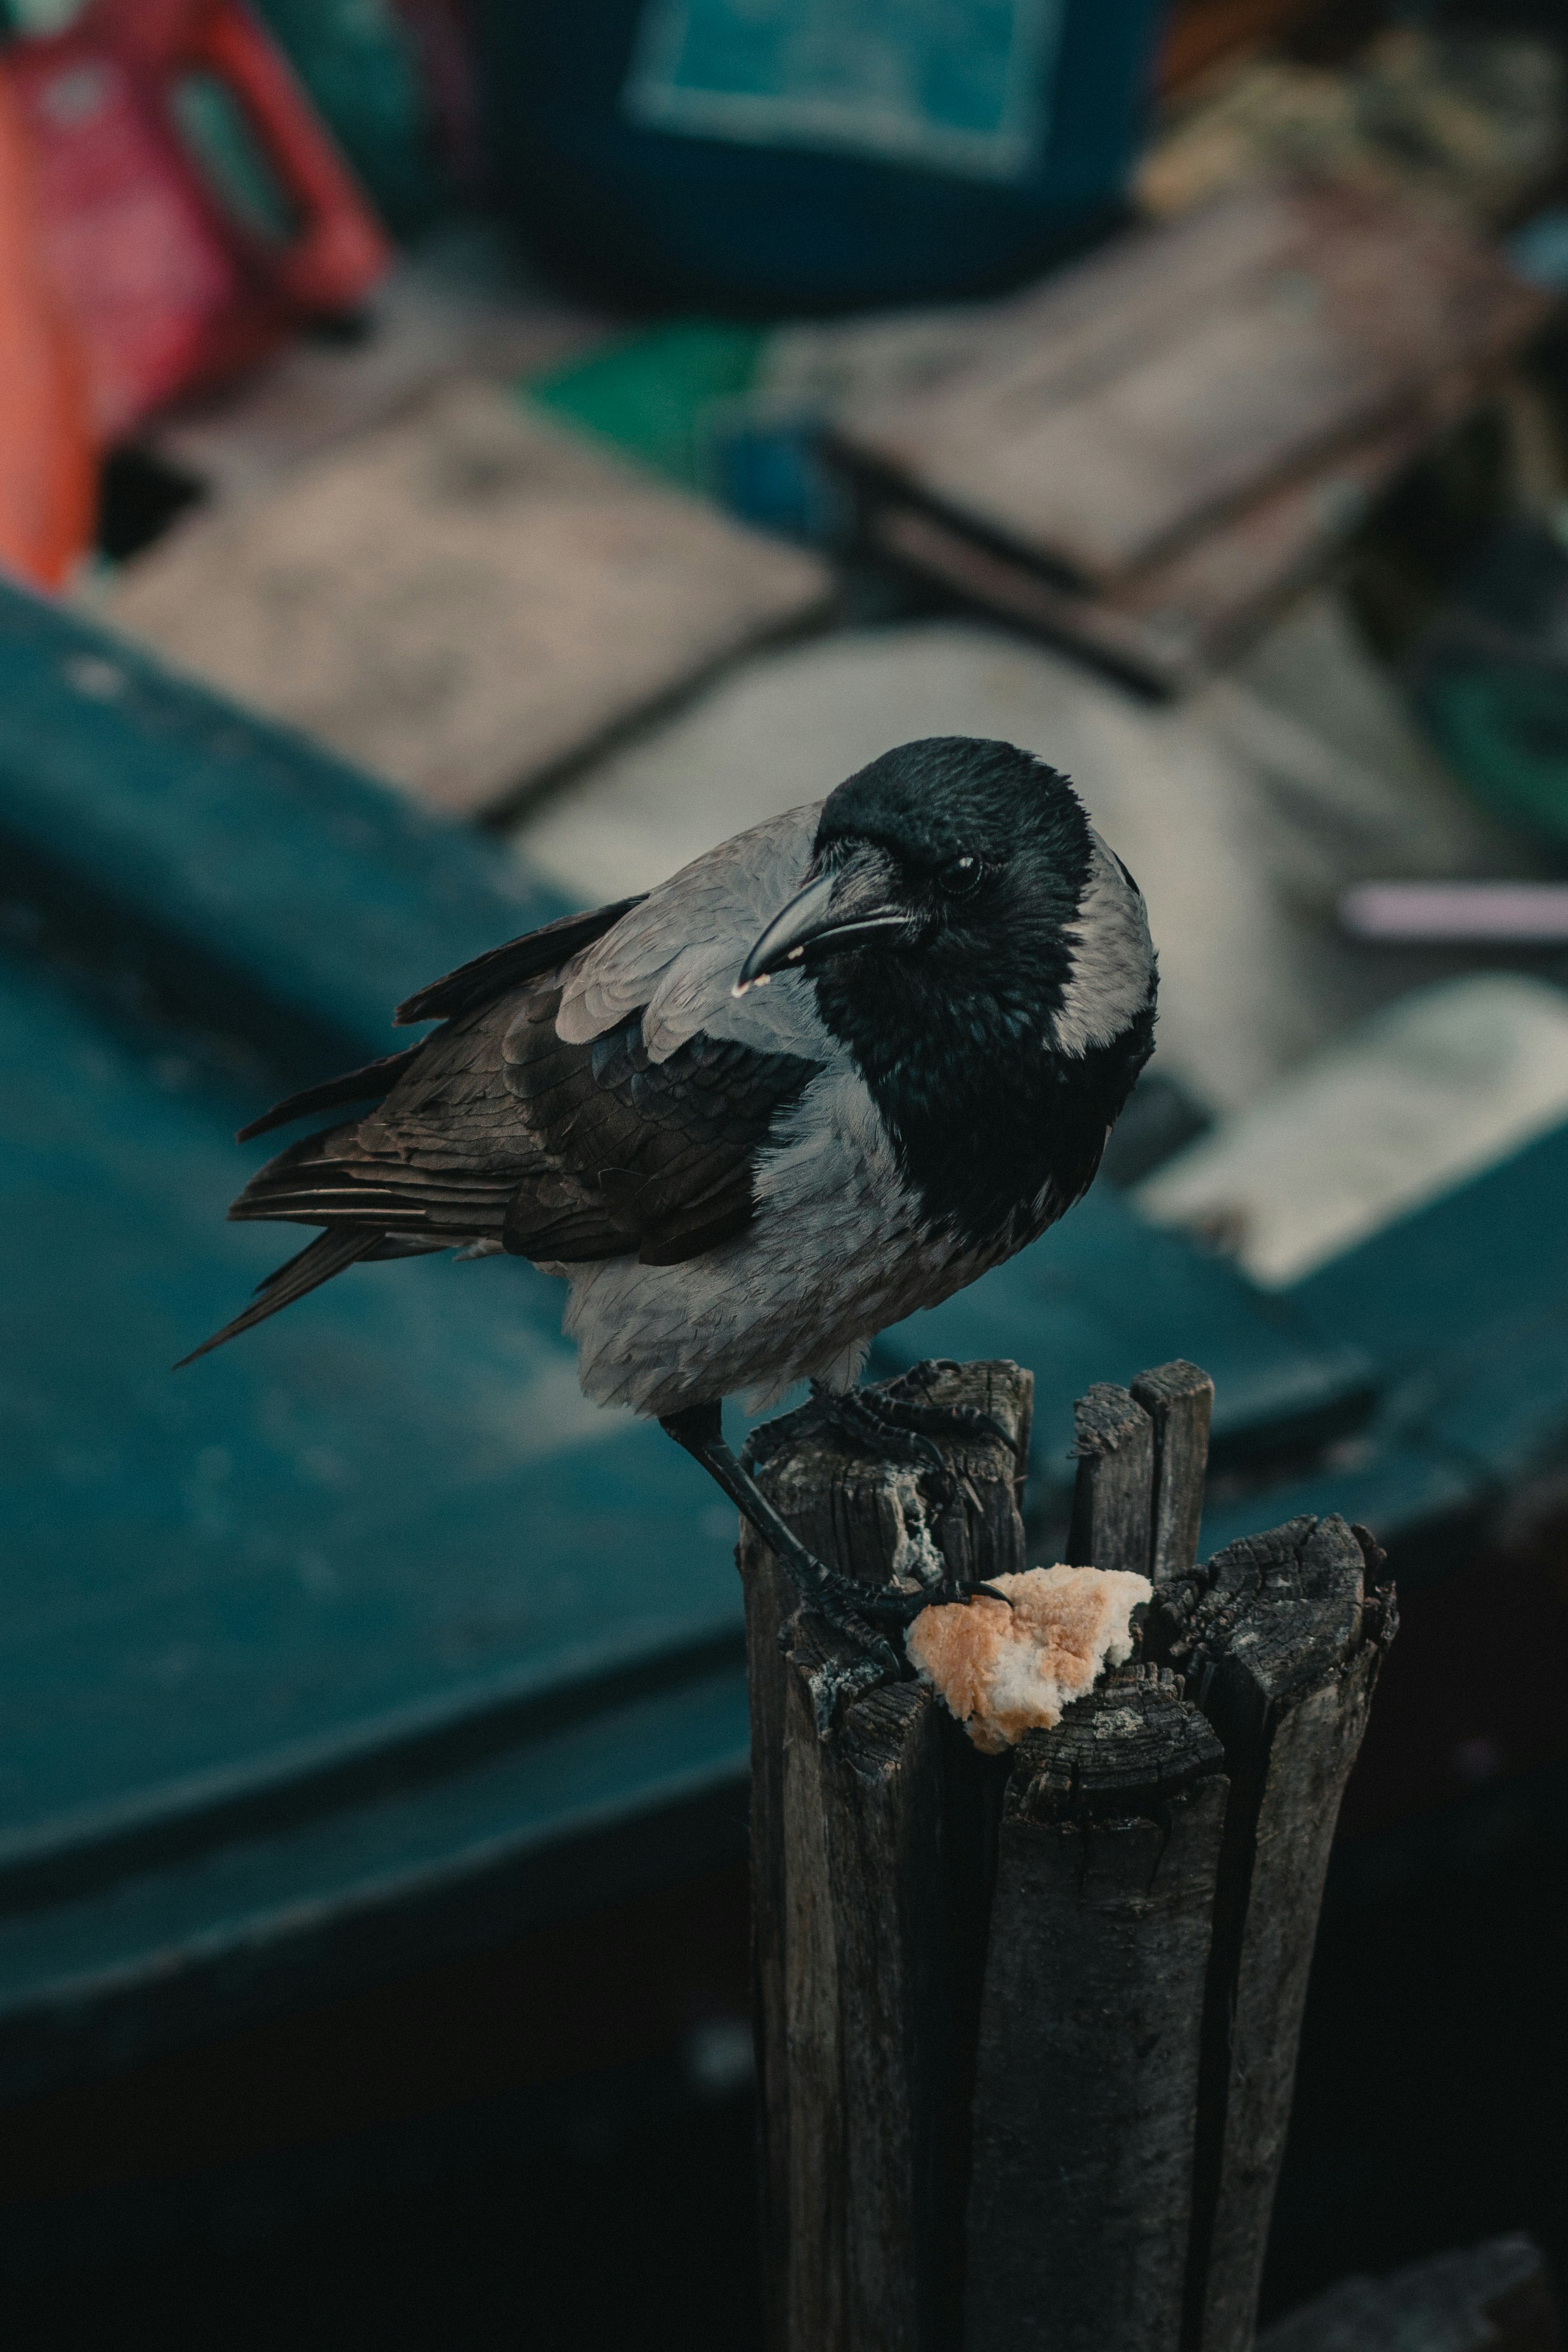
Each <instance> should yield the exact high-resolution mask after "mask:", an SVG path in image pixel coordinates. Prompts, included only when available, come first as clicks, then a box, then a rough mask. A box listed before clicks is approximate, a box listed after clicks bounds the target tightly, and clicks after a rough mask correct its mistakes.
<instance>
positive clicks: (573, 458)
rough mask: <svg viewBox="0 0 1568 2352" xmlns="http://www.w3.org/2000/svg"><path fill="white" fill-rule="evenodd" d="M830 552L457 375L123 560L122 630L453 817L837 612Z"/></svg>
mask: <svg viewBox="0 0 1568 2352" xmlns="http://www.w3.org/2000/svg"><path fill="white" fill-rule="evenodd" d="M830 579H831V575H830V573H829V572H828V571H827V568H826V565H825V564H823V563H822V562H820V561H819V559H818V558H817V557H816V556H814V555H811V554H808V553H806V552H805V551H803V550H801V549H797V548H792V547H787V546H785V545H784V544H783V543H782V542H781V541H773V540H770V539H766V538H764V537H763V535H762V534H761V533H758V532H753V531H750V530H745V529H743V528H742V527H741V526H740V525H738V524H735V523H732V522H731V521H729V520H727V519H726V518H725V517H724V516H723V515H722V514H721V513H720V512H719V510H718V509H716V508H711V507H709V506H707V505H705V504H704V503H702V502H701V501H700V500H698V499H689V498H687V497H685V496H683V495H682V494H681V493H679V492H678V491H676V490H673V489H669V488H666V487H664V486H663V485H662V484H659V483H657V482H655V481H653V480H651V479H650V478H647V476H646V475H643V474H642V473H640V472H638V471H637V470H636V469H635V468H634V467H630V466H628V465H626V464H625V463H623V462H622V461H620V460H618V459H616V457H613V456H611V455H610V454H608V453H607V452H605V451H604V450H602V449H601V448H599V447H598V446H595V445H593V444H590V443H589V442H587V441H586V440H584V439H582V438H580V437H578V436H575V435H574V434H571V433H569V432H566V431H564V430H563V429H562V428H561V427H560V426H558V425H553V424H552V423H551V422H550V421H549V420H548V419H546V418H545V417H543V416H542V415H539V414H537V413H531V412H529V411H528V410H527V409H526V408H525V407H524V406H523V405H522V404H521V402H519V401H517V400H514V399H510V398H509V397H508V396H506V395H505V394H501V393H500V392H498V391H496V390H494V389H493V388H491V387H489V386H488V385H486V384H483V383H478V382H465V383H458V384H454V385H449V386H447V387H446V388H445V389H443V390H442V391H441V392H440V393H439V394H437V395H436V396H434V397H433V398H432V399H430V400H429V401H428V402H426V404H424V405H423V406H421V407H420V408H419V409H417V410H416V412H414V413H412V414H410V415H405V416H402V417H399V418H398V419H396V420H395V421H394V422H392V423H390V424H387V425H383V426H381V427H380V428H379V429H378V430H376V431H375V432H374V433H368V434H366V435H364V436H363V437H361V438H360V439H358V440H356V441H355V442H353V444H352V445H351V446H345V447H342V448H340V449H337V450H335V451H332V452H331V453H330V454H329V455H327V456H325V457H321V458H320V459H319V460H318V461H317V462H316V463H314V464H313V465H310V466H308V467H303V468H301V469H300V472H299V473H297V474H296V475H294V476H293V477H291V478H290V479H289V481H288V482H287V483H285V484H283V485H281V486H280V487H278V488H268V489H266V490H262V491H258V492H257V493H256V494H255V495H254V496H253V497H251V498H248V499H239V500H237V501H236V502H235V503H233V504H232V505H229V506H226V507H223V508H219V509H215V510H214V511H212V512H210V513H207V514H198V515H196V516H195V518H194V519H193V520H191V521H190V522H189V524H188V525H187V526H186V527H185V528H184V529H183V530H176V531H174V532H173V533H172V534H171V535H170V536H169V537H168V538H167V539H165V540H163V541H160V542H159V544H158V545H157V546H155V547H153V549H151V550H150V551H148V552H147V554H145V555H144V556H143V557H142V559H141V560H140V561H139V562H137V563H135V564H134V565H132V566H130V567H128V568H127V570H126V572H125V573H124V574H123V576H122V578H121V581H120V582H119V583H117V585H116V587H115V589H114V592H113V593H112V594H111V596H110V599H109V604H108V609H109V614H110V618H111V619H112V620H113V621H114V622H115V624H116V625H119V626H121V627H122V628H124V629H126V630H128V631H129V632H131V633H132V635H136V636H140V637H142V639H144V640H146V641H147V642H148V643H150V644H152V645H153V646H156V647H158V648H159V650H160V651H162V652H163V653H164V654H165V655H167V656H170V657H171V658H172V659H174V661H176V662H178V663H179V664H181V665H182V666H183V667H185V668H187V669H190V670H193V671H195V673H196V674H197V675H198V676H199V677H204V678H205V679H207V680H209V681H210V682H212V683H214V684H216V685H217V686H220V687H222V688H226V690H227V691H229V692H230V693H232V694H235V695H237V697H239V698H240V699H241V700H243V701H245V702H247V703H249V704H251V705H252V706H253V707H254V708H256V709H258V710H263V711H266V712H268V713H269V714H270V715H271V716H273V717H275V718H279V719H287V720H289V722H290V723H291V724H293V725H295V726H298V727H301V728H303V729H304V730H306V731H307V732H308V733H310V734H312V735H314V736H316V737H318V738H320V739H321V740H322V741H324V742H327V743H330V744H331V745H333V746H334V747H335V748H336V749H337V750H339V751H342V752H345V753H346V754H347V755H348V756H349V757H350V758H351V759H353V760H356V761H361V762H363V764H364V765H365V766H367V767H369V768H372V769H374V771H376V772H378V773H379V774H381V775H384V776H386V777H389V778H390V779H391V780H392V781H393V782H395V783H399V784H402V785H404V786H405V788H406V789H408V790H409V791H411V792H413V793H416V794H417V795H418V796H419V797H420V798H422V799H424V800H426V801H427V802H429V803H434V804H435V805H437V806H438V807H441V808H444V809H447V810H451V811H454V812H458V813H461V814H470V813H472V812H474V811H476V810H480V809H485V808H489V807H490V806H492V805H494V804H496V803H500V802H502V801H505V800H506V799H508V798H509V797H510V796H512V795H514V794H515V793H517V792H518V791H520V790H521V789H522V788H524V787H526V786H527V785H529V784H530V783H532V782H538V781H539V779H540V778H541V777H542V776H543V775H545V774H546V773H548V772H550V771H551V770H552V769H554V768H556V767H558V766H560V765H561V764H562V763H563V761H568V760H570V759H572V758H573V757H574V756H576V755H577V754H579V753H582V752H583V751H585V750H586V749H587V748H588V747H589V746H590V745H592V744H593V743H595V742H596V741H597V740H600V739H601V738H603V737H605V736H606V735H608V734H609V733H610V732H612V731H613V730H615V729H616V728H617V727H619V726H621V725H623V724H625V723H626V721H628V720H629V719H632V718H633V717H634V716H636V715H637V713H639V712H641V711H643V710H646V709H649V708H650V707H651V706H653V705H654V704H656V703H658V701H660V700H661V699H663V698H665V697H666V696H668V695H669V694H671V693H672V692H674V691H675V689H676V688H679V687H681V686H684V685H686V684H688V683H689V681H691V680H692V679H693V678H695V677H699V676H700V675H701V674H702V673H703V672H704V671H706V670H707V669H710V667H713V666H714V665H715V664H717V663H719V662H721V661H722V660H723V659H724V658H725V657H727V656H730V655H731V654H733V653H735V652H737V651H739V650H740V649H741V648H742V647H743V646H747V645H749V644H751V643H752V642H754V641H755V640H756V639H758V638H760V637H763V636H765V635H769V634H771V633H773V632H774V631H777V630H780V629H783V628H784V627H786V626H789V625H792V624H795V623H797V622H800V621H802V620H804V619H805V617H806V616H807V615H808V614H811V613H812V612H813V611H815V610H816V608H818V607H819V606H820V605H821V604H823V603H824V601H825V599H826V595H827V593H828V590H829V586H830Z"/></svg>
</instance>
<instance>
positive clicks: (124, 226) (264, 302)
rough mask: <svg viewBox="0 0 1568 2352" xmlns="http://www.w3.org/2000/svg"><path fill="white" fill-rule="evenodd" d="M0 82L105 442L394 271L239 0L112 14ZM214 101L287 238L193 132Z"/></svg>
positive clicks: (89, 16)
mask: <svg viewBox="0 0 1568 2352" xmlns="http://www.w3.org/2000/svg"><path fill="white" fill-rule="evenodd" d="M4 71H5V75H6V76H7V78H8V79H9V81H10V84H11V88H12V89H13V91H14V92H15V95H16V100H17V102H18V104H19V106H20V107H21V109H22V110H23V112H24V114H25V116H26V122H27V127H28V130H29V132H30V134H31V137H32V142H33V147H34V155H35V170H36V177H37V190H38V207H39V215H40V229H39V239H40V253H41V256H42V260H43V264H44V268H45V269H46V271H47V274H48V277H49V278H50V280H51V282H52V284H53V285H54V287H55V289H56V291H57V293H58V298H59V300H60V303H61V305H62V307H63V309H64V310H65V311H66V312H67V314H68V317H69V318H70V320H71V321H72V323H73V324H74V326H75V328H76V330H77V333H78V337H79V342H80V345H81V349H82V352H83V358H84V363H85V366H86V370H87V377H88V387H89V403H90V407H91V413H92V416H93V420H94V425H95V428H96V430H97V432H98V434H99V436H100V438H101V439H102V440H104V441H112V440H114V439H117V438H118V437H119V436H121V435H123V434H124V433H126V432H127V431H128V430H129V429H130V428H131V427H132V425H135V424H136V423H137V422H138V421H139V419H140V418H142V416H144V415H147V414H148V412H149V411H150V410H152V409H154V408H157V407H159V406H161V405H162V404H163V403H164V402H165V401H168V400H170V399H172V398H173V397H174V395H175V394H178V393H182V392H186V391H189V390H191V389H193V388H194V387H195V386H198V385H201V384H204V383H212V382H214V381H216V380H217V379H219V378H221V377H224V376H226V375H229V374H232V373H235V372H236V371H237V370H238V369H241V368H244V367H246V366H248V365H249V364H250V363H251V362H253V361H255V360H256V359H258V358H259V357H260V356H261V355H262V354H263V353H264V352H266V351H268V349H269V348H270V347H271V346H272V345H273V344H275V343H276V342H277V341H279V339H280V338H281V337H282V336H284V335H285V334H287V333H288V331H289V329H290V327H292V326H294V325H296V324H297V323H298V322H299V320H300V319H301V317H304V316H308V315H310V313H313V312H314V313H330V312H332V311H342V310H349V309H352V308H353V305H354V304H355V303H357V302H358V301H360V300H361V299H363V296H364V294H365V292H366V291H367V290H368V289H369V288H370V287H371V286H372V285H373V284H374V282H375V280H376V278H379V277H380V275H381V274H382V272H383V270H384V268H385V267H386V264H387V261H388V259H389V257H390V256H389V248H388V247H387V244H386V240H385V238H384V236H383V233H382V231H381V228H380V226H379V225H378V224H377V222H376V220H375V217H374V215H373V214H372V212H371V210H370V208H369V206H368V205H367V204H366V202H365V199H364V198H363V195H362V194H360V192H359V189H358V187H357V186H356V184H355V183H354V182H353V179H352V177H351V176H350V174H349V172H348V169H347V167H346V165H345V164H344V163H342V161H341V160H340V158H339V156H338V153H337V151H336V150H335V148H334V147H333V146H332V144H331V140H330V139H329V137H328V135H327V133H326V132H325V131H324V130H323V129H322V128H321V124H320V122H319V121H318V120H317V118H316V116H315V115H314V114H313V113H312V111H311V110H310V103H309V100H307V99H306V98H305V96H304V95H303V93H302V91H301V90H300V86H299V84H298V82H297V81H296V80H295V79H294V77H293V74H292V73H291V72H290V70H289V67H288V66H287V64H286V63H285V62H284V60H283V58H281V57H280V56H279V52H278V50H277V49H276V48H275V47H273V45H272V43H271V41H270V40H269V39H268V37H267V35H266V34H265V33H264V32H263V31H262V30H261V28H260V26H258V24H257V23H256V21H255V19H254V18H253V17H252V16H250V15H249V14H248V13H247V10H246V9H245V8H244V7H243V6H241V5H239V0H96V5H93V6H91V7H89V9H88V10H87V11H86V13H85V14H84V15H83V16H80V17H79V18H78V19H77V21H76V22H75V23H74V24H73V25H72V26H69V27H68V30H66V31H65V32H62V33H58V34H55V35H52V36H50V37H47V38H45V39H39V40H30V41H28V40H24V41H18V42H16V44H15V45H14V46H13V47H10V48H8V49H7V50H6V51H5V58H4ZM215 85H216V89H217V90H218V93H219V94H220V96H221V97H222V98H223V99H224V100H226V101H227V102H231V103H232V105H233V107H235V108H237V110H238V113H239V115H240V116H241V117H242V118H243V122H244V126H245V129H246V130H247V132H248V133H249V136H250V138H251V139H252V140H253V141H254V142H255V143H256V146H257V148H258V150H259V152H260V154H261V156H262V157H264V159H265V166H266V168H267V170H268V173H270V175H271V177H272V179H273V180H274V181H275V182H276V188H277V193H278V194H279V196H280V197H281V199H282V200H283V201H284V203H285V204H286V205H287V208H288V215H289V217H288V220H287V224H286V226H284V227H283V228H282V229H281V231H280V233H279V234H278V235H276V236H273V235H269V234H268V233H266V232H265V231H264V230H263V229H262V228H261V227H260V226H257V225H256V224H255V222H254V221H252V220H247V218H246V217H245V209H244V207H243V206H241V205H236V204H235V203H234V202H233V200H232V192H230V194H229V195H228V196H227V197H226V192H225V189H224V187H223V185H222V184H221V182H220V180H219V179H218V178H217V177H216V175H215V174H214V173H213V172H212V171H211V169H210V168H209V167H207V166H204V164H203V163H202V162H201V161H200V160H199V158H198V154H197V152H196V150H195V147H194V146H193V144H192V143H191V140H190V137H189V135H188V132H186V131H182V127H181V123H182V117H181V103H182V100H183V99H184V98H185V97H186V96H188V95H189V94H190V93H191V92H192V91H193V90H197V91H205V93H208V94H210V93H211V92H212V90H213V89H214V86H215Z"/></svg>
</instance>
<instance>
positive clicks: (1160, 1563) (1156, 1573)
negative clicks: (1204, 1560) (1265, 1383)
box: [1131, 1358, 1214, 1584]
mask: <svg viewBox="0 0 1568 2352" xmlns="http://www.w3.org/2000/svg"><path fill="white" fill-rule="evenodd" d="M1131 1393H1132V1396H1133V1398H1134V1400H1135V1401H1136V1402H1138V1403H1139V1404H1141V1405H1142V1408H1143V1410H1144V1412H1146V1413H1147V1414H1148V1416H1149V1418H1150V1420H1151V1421H1152V1423H1153V1429H1154V1496H1153V1505H1152V1513H1151V1527H1150V1540H1149V1570H1148V1572H1149V1575H1150V1577H1151V1578H1152V1580H1153V1582H1154V1583H1156V1584H1168V1583H1169V1582H1170V1581H1171V1580H1172V1579H1173V1577H1177V1576H1184V1575H1185V1574H1186V1573H1187V1571H1188V1570H1189V1569H1190V1568H1191V1567H1192V1565H1193V1563H1194V1560H1195V1559H1197V1556H1198V1529H1199V1527H1200V1525H1201V1524H1202V1520H1203V1512H1204V1478H1205V1475H1206V1473H1207V1470H1208V1459H1209V1423H1210V1420H1211V1418H1212V1417H1213V1413H1214V1382H1213V1381H1211V1380H1210V1378H1209V1376H1208V1374H1207V1373H1206V1372H1204V1371H1200V1370H1198V1367H1197V1366H1196V1364H1189V1363H1187V1362H1186V1361H1184V1360H1183V1359H1181V1358H1178V1359H1177V1360H1176V1361H1175V1362H1174V1363H1170V1364H1161V1365H1160V1366H1159V1367H1158V1368H1157V1369H1156V1370H1154V1371H1152V1372H1140V1373H1139V1375H1138V1378H1137V1379H1136V1380H1135V1381H1133V1383H1132V1391H1131Z"/></svg>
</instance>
